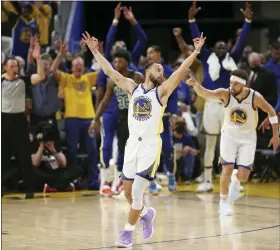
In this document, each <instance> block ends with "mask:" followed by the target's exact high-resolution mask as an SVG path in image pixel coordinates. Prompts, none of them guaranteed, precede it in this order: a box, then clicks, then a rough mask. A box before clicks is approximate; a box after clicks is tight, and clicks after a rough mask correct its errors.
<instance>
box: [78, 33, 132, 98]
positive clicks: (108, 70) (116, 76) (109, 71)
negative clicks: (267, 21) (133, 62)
mask: <svg viewBox="0 0 280 250" xmlns="http://www.w3.org/2000/svg"><path fill="white" fill-rule="evenodd" d="M83 41H84V42H85V43H86V45H87V46H88V48H89V49H90V51H91V53H92V54H93V56H94V57H95V59H96V61H97V62H98V64H99V65H100V67H101V68H102V70H103V71H104V73H105V74H106V75H108V76H109V77H110V78H111V79H112V80H113V81H114V82H115V83H116V84H117V85H118V86H119V87H120V88H122V89H123V90H124V91H125V92H126V93H128V94H129V95H131V94H132V91H133V90H134V88H135V87H136V83H135V82H134V81H133V80H132V79H130V78H126V77H124V76H123V75H121V74H120V73H119V72H118V71H116V70H114V68H113V67H112V65H111V64H110V63H109V62H108V61H107V60H106V58H105V57H104V56H102V55H101V54H100V53H99V51H98V40H97V39H96V38H94V37H91V36H90V35H89V33H88V32H86V33H84V34H83Z"/></svg>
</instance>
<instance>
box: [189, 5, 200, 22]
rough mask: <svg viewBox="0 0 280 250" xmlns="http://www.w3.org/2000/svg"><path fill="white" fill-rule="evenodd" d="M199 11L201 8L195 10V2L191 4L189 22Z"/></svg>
mask: <svg viewBox="0 0 280 250" xmlns="http://www.w3.org/2000/svg"><path fill="white" fill-rule="evenodd" d="M200 10H201V7H198V8H196V1H193V2H192V6H191V7H190V8H189V20H191V19H194V18H195V16H196V14H197V13H198V12H199V11H200Z"/></svg>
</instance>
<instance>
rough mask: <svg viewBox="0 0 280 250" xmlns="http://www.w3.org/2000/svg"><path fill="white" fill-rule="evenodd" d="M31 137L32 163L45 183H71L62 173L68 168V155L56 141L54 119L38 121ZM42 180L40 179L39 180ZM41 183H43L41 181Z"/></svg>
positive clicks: (65, 184) (59, 185) (51, 184)
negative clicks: (62, 169)
mask: <svg viewBox="0 0 280 250" xmlns="http://www.w3.org/2000/svg"><path fill="white" fill-rule="evenodd" d="M29 139H30V142H31V152H32V155H31V157H32V164H33V166H34V167H36V168H37V171H36V173H37V174H38V175H39V176H40V177H41V178H39V179H42V181H43V183H42V185H44V184H45V183H48V185H49V186H52V187H55V188H63V187H66V186H68V185H69V182H70V181H71V179H70V180H65V178H63V176H62V175H60V174H63V173H65V172H66V171H67V170H66V169H65V171H61V170H59V169H61V168H66V164H67V162H66V157H65V155H64V154H63V152H62V151H61V149H60V147H59V145H58V144H57V143H56V142H55V130H54V126H53V124H52V120H50V121H49V122H46V121H43V122H40V123H38V125H37V126H36V127H33V128H31V131H30V134H29ZM39 182H40V181H39ZM40 184H41V183H40Z"/></svg>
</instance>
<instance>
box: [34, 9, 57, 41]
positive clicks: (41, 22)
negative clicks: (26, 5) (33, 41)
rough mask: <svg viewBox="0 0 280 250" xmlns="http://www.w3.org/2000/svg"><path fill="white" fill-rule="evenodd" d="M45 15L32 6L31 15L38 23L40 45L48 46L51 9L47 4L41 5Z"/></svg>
mask: <svg viewBox="0 0 280 250" xmlns="http://www.w3.org/2000/svg"><path fill="white" fill-rule="evenodd" d="M43 8H44V11H45V12H46V15H43V13H42V12H41V11H40V10H39V8H38V7H37V6H36V5H35V4H33V12H32V15H33V17H34V18H35V20H36V22H37V23H38V28H39V33H40V44H41V45H48V44H49V26H50V22H51V17H52V8H51V6H50V5H48V4H44V5H43Z"/></svg>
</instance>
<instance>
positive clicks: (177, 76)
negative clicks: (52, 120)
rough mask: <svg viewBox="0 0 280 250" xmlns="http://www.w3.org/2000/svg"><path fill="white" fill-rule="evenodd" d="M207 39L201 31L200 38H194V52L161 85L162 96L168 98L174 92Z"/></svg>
mask: <svg viewBox="0 0 280 250" xmlns="http://www.w3.org/2000/svg"><path fill="white" fill-rule="evenodd" d="M205 39H206V37H203V33H201V36H200V38H195V39H194V40H193V41H194V46H195V50H194V51H193V53H191V54H190V56H189V57H187V58H186V59H185V60H184V62H183V63H182V64H181V66H180V67H179V68H178V69H177V70H176V71H174V72H173V73H172V75H171V76H170V77H169V78H168V79H167V80H166V81H164V82H163V83H162V84H161V85H160V87H159V88H158V90H159V95H160V97H163V96H165V97H167V98H168V97H169V96H170V95H171V93H172V92H173V90H174V89H175V88H176V87H177V86H178V85H179V84H180V81H181V80H182V79H183V77H184V75H185V74H186V73H187V72H188V70H189V68H190V66H191V65H192V63H193V61H194V60H195V58H196V57H197V55H198V54H199V53H200V49H201V47H202V46H203V44H204V42H205Z"/></svg>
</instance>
